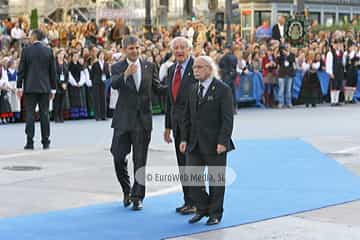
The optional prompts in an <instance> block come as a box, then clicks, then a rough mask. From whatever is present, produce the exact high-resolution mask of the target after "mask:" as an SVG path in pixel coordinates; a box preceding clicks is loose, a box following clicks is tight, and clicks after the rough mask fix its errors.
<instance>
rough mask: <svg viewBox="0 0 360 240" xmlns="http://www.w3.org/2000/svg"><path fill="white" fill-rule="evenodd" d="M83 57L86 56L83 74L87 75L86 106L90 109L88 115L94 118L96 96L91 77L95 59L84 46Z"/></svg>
mask: <svg viewBox="0 0 360 240" xmlns="http://www.w3.org/2000/svg"><path fill="white" fill-rule="evenodd" d="M82 57H83V58H84V66H83V71H82V74H83V76H84V77H85V79H86V80H85V86H86V87H85V91H86V104H87V105H86V106H87V110H88V117H89V118H93V117H94V116H95V106H94V96H93V83H92V80H91V78H90V71H91V65H92V63H93V59H92V57H91V55H90V51H89V49H88V48H83V51H82Z"/></svg>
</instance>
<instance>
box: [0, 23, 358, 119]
mask: <svg viewBox="0 0 360 240" xmlns="http://www.w3.org/2000/svg"><path fill="white" fill-rule="evenodd" d="M285 23H286V19H285V18H284V17H279V19H278V23H277V24H275V25H274V26H270V25H269V22H268V21H266V20H265V21H264V22H263V24H262V25H261V26H260V27H259V28H258V29H257V30H256V31H255V30H254V33H253V37H251V39H250V40H246V39H243V38H242V34H241V28H240V26H238V25H234V26H231V27H232V40H231V44H226V43H225V42H226V39H225V34H224V33H220V34H219V33H218V32H216V29H215V25H214V24H205V23H203V22H201V21H186V22H184V23H183V22H181V21H179V22H177V23H176V24H175V25H174V26H172V27H168V28H166V27H154V28H153V29H152V32H147V31H135V30H133V29H132V28H131V27H130V26H127V25H126V24H125V22H124V21H122V20H116V21H108V20H105V19H103V20H101V21H100V22H99V23H98V24H97V23H96V22H94V21H91V22H88V23H67V24H65V23H47V24H45V23H44V24H40V29H41V30H42V31H43V32H44V33H45V36H46V37H45V40H44V41H43V42H44V44H47V45H49V46H50V47H51V48H52V49H53V51H54V55H55V56H56V59H55V61H56V67H57V73H58V76H57V78H58V79H57V81H58V86H57V92H56V96H55V99H54V101H53V102H52V103H51V104H50V108H51V111H52V118H53V119H54V120H55V121H56V122H63V121H64V120H66V119H82V118H95V119H96V120H99V121H100V120H105V119H106V118H107V117H109V116H111V111H112V109H114V108H115V104H116V100H117V94H119V93H118V92H117V91H115V90H113V89H111V87H110V82H111V65H112V64H114V63H115V62H118V61H121V60H123V59H124V54H123V51H122V46H121V41H122V38H123V37H124V36H125V35H128V34H130V33H132V34H135V35H137V36H138V37H139V38H140V39H141V40H142V44H141V49H140V51H141V59H143V60H146V61H149V62H152V63H154V64H155V65H156V67H157V69H158V73H159V79H160V81H162V82H164V81H165V83H166V81H167V69H168V68H169V67H170V66H171V65H172V64H173V63H174V58H173V56H172V55H171V49H170V41H171V39H173V38H174V37H176V36H185V37H186V38H188V39H189V41H191V42H192V45H193V49H192V55H193V56H195V57H196V56H199V55H208V56H210V57H211V58H212V59H214V60H215V62H216V63H218V64H219V67H220V76H221V78H222V80H224V81H225V78H227V81H226V82H227V83H228V84H229V85H230V86H231V87H232V88H233V90H234V99H235V100H236V97H235V95H236V94H235V89H236V87H237V86H239V82H240V81H241V79H242V78H245V77H246V76H247V75H248V74H249V73H258V74H260V76H261V79H262V83H263V85H264V91H263V96H262V99H261V102H262V104H264V105H265V106H266V107H268V108H275V107H276V108H283V107H289V108H291V107H292V106H293V101H294V99H293V96H292V86H293V79H294V76H295V74H296V72H299V71H301V73H302V76H303V82H302V83H303V84H302V89H301V94H300V97H299V99H297V100H296V102H297V103H304V104H306V106H316V105H317V104H319V103H322V102H323V101H329V102H330V103H331V105H332V106H338V105H341V103H355V102H356V99H357V97H356V87H357V84H358V69H360V34H359V33H357V32H355V31H354V30H349V31H335V32H327V31H315V28H316V22H314V23H313V24H312V25H310V26H309V29H308V33H307V42H306V44H305V46H304V47H303V48H294V47H292V46H291V45H290V44H289V43H287V42H286V40H285V32H284V31H285ZM353 24H357V22H356V20H354V22H353ZM30 31H31V30H30V29H29V23H28V22H27V21H26V19H23V18H20V19H17V20H16V21H11V20H10V19H5V20H4V21H2V22H1V24H0V40H1V41H0V43H1V46H0V47H1V52H0V64H1V67H0V69H1V71H0V75H1V80H0V89H1V90H0V91H1V93H0V123H2V124H5V123H9V122H17V121H22V120H23V119H24V111H23V109H22V105H23V103H22V101H23V99H19V98H18V97H17V96H16V94H15V91H16V80H17V71H18V68H17V67H18V65H19V61H20V56H21V51H22V49H23V48H24V47H26V46H27V45H28V44H29V40H28V36H29V32H30ZM319 71H322V72H325V73H326V74H327V75H328V77H329V79H330V88H329V90H328V92H327V93H325V94H324V93H322V91H321V86H320V83H319V79H318V74H317V73H318V72H319ZM354 94H355V96H354ZM164 102H165V101H164V99H163V97H161V96H157V95H156V94H154V96H153V112H154V113H161V112H163V110H164V108H165V107H166V106H165V104H164Z"/></svg>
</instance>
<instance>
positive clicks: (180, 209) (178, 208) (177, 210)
mask: <svg viewBox="0 0 360 240" xmlns="http://www.w3.org/2000/svg"><path fill="white" fill-rule="evenodd" d="M186 207H187V205H186V204H184V205H182V206H181V207H177V208H176V209H175V210H176V212H178V213H179V212H181V211H182V210H183V209H185V208H186Z"/></svg>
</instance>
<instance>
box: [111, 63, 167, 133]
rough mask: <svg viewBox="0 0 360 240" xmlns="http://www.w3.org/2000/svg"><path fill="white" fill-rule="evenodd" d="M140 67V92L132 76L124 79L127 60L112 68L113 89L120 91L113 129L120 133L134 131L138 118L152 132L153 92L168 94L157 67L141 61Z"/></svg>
mask: <svg viewBox="0 0 360 240" xmlns="http://www.w3.org/2000/svg"><path fill="white" fill-rule="evenodd" d="M140 65H141V84H140V88H139V91H137V90H136V86H135V82H134V78H133V77H132V76H128V77H127V78H126V79H124V72H125V70H126V69H127V67H128V63H127V61H126V60H124V61H121V62H119V63H116V64H114V65H113V66H112V67H111V69H112V72H111V73H112V76H111V87H112V88H114V89H117V90H118V91H119V98H118V100H117V103H116V107H115V111H114V115H113V120H112V125H111V127H112V128H116V129H117V130H119V131H120V132H127V131H132V130H134V129H135V127H136V119H137V117H139V118H140V120H141V124H142V125H143V127H144V129H145V130H152V103H151V95H152V91H153V90H154V92H155V93H157V94H161V95H165V94H166V90H167V86H164V85H161V83H160V81H159V79H158V72H157V68H156V67H155V65H154V64H153V63H149V62H146V61H141V60H140Z"/></svg>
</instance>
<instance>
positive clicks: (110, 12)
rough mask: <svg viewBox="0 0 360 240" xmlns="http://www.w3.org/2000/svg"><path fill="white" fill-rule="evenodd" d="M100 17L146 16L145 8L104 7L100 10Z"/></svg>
mask: <svg viewBox="0 0 360 240" xmlns="http://www.w3.org/2000/svg"><path fill="white" fill-rule="evenodd" d="M98 17H99V19H101V18H106V19H118V18H120V19H125V20H132V19H144V18H145V8H143V9H142V8H140V9H131V8H121V9H109V8H103V9H99V10H98Z"/></svg>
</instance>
